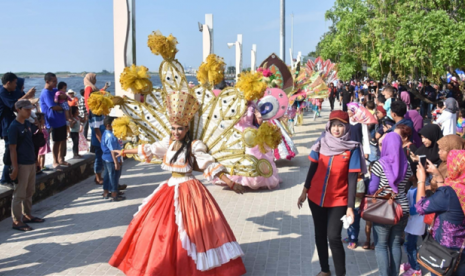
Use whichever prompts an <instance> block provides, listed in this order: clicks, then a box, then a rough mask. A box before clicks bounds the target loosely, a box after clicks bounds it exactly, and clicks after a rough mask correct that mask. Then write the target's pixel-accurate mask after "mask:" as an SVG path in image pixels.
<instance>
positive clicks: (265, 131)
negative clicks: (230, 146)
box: [242, 122, 282, 153]
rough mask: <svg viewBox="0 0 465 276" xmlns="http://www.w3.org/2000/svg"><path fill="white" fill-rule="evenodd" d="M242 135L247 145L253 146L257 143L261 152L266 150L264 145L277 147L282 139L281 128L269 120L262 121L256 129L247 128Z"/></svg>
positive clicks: (272, 147)
mask: <svg viewBox="0 0 465 276" xmlns="http://www.w3.org/2000/svg"><path fill="white" fill-rule="evenodd" d="M242 135H243V139H244V140H243V141H244V142H245V144H246V146H247V147H249V148H253V147H255V146H257V145H258V149H259V150H260V152H262V153H266V151H267V148H265V146H268V147H269V148H271V149H275V148H277V147H278V145H279V143H281V139H282V134H281V129H280V128H279V127H278V126H275V125H273V124H271V123H269V122H264V123H263V124H261V125H260V127H259V128H258V129H252V128H247V129H245V130H244V131H243V133H242Z"/></svg>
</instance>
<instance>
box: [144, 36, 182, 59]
mask: <svg viewBox="0 0 465 276" xmlns="http://www.w3.org/2000/svg"><path fill="white" fill-rule="evenodd" d="M176 44H178V40H177V39H176V38H175V37H174V36H173V35H171V34H170V35H169V36H168V37H166V36H164V35H162V34H161V32H160V31H156V32H152V33H151V34H150V35H149V39H148V41H147V45H148V46H149V48H150V50H151V51H152V53H154V54H155V55H157V56H158V55H161V56H162V57H163V59H165V60H173V59H174V57H175V56H176V53H177V52H178V49H176Z"/></svg>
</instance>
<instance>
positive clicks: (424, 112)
mask: <svg viewBox="0 0 465 276" xmlns="http://www.w3.org/2000/svg"><path fill="white" fill-rule="evenodd" d="M420 93H421V94H422V95H423V96H424V97H426V98H428V99H429V100H430V101H433V102H434V101H435V100H436V89H434V88H433V87H432V86H431V84H430V82H429V81H425V86H424V87H423V88H422V89H421V92H420ZM420 114H421V116H422V117H423V118H427V117H430V106H429V103H427V102H425V101H422V102H421V106H420Z"/></svg>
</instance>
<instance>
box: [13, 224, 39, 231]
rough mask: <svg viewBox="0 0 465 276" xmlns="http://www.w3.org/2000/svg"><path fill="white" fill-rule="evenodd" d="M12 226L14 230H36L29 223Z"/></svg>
mask: <svg viewBox="0 0 465 276" xmlns="http://www.w3.org/2000/svg"><path fill="white" fill-rule="evenodd" d="M11 228H13V229H14V230H18V231H22V232H27V231H32V230H34V228H32V227H30V226H29V225H27V224H24V225H17V226H13V227H11Z"/></svg>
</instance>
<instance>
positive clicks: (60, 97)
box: [55, 81, 75, 127]
mask: <svg viewBox="0 0 465 276" xmlns="http://www.w3.org/2000/svg"><path fill="white" fill-rule="evenodd" d="M67 88H68V85H67V84H66V82H62V81H60V82H59V83H58V91H57V92H56V93H55V103H57V104H59V105H60V106H61V108H63V112H64V113H65V116H66V121H67V122H68V123H67V124H68V125H69V126H70V127H72V126H73V125H74V124H75V121H74V120H72V119H71V117H72V115H71V112H70V108H69V105H68V101H72V99H71V98H70V97H69V96H68V95H67V94H66V89H67Z"/></svg>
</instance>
